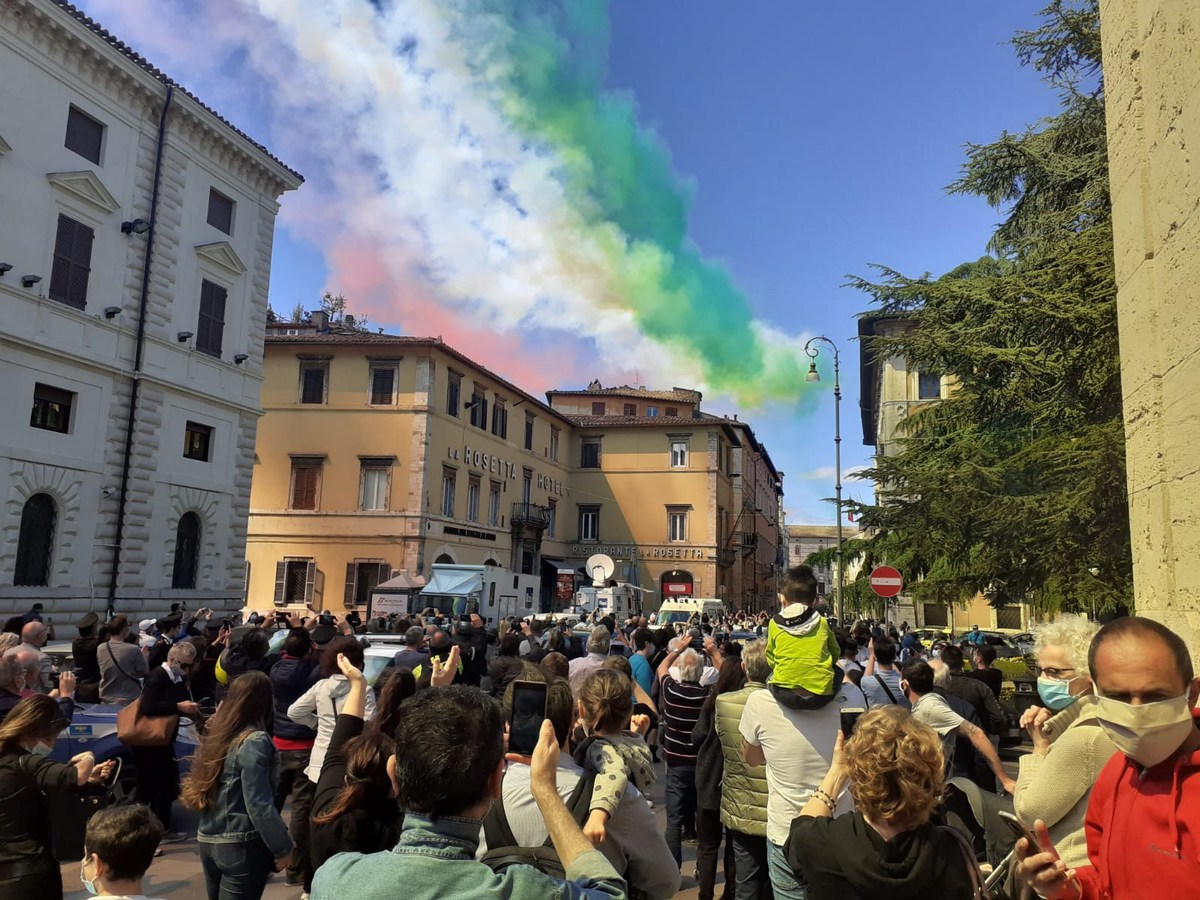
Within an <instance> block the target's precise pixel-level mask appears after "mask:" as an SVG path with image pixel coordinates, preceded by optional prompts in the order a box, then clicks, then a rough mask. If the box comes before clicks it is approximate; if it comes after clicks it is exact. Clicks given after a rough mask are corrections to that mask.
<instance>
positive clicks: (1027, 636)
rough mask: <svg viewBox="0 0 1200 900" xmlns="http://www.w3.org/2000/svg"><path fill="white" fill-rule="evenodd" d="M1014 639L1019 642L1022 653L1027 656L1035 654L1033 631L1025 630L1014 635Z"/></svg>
mask: <svg viewBox="0 0 1200 900" xmlns="http://www.w3.org/2000/svg"><path fill="white" fill-rule="evenodd" d="M1013 640H1014V641H1016V642H1017V646H1018V647H1020V648H1021V653H1022V654H1023V655H1025V656H1033V643H1034V640H1033V632H1031V631H1023V632H1021V633H1020V634H1015V635H1013Z"/></svg>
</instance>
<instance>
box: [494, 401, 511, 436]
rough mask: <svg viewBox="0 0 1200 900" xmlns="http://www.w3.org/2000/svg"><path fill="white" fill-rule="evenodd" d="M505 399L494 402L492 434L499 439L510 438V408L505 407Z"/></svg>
mask: <svg viewBox="0 0 1200 900" xmlns="http://www.w3.org/2000/svg"><path fill="white" fill-rule="evenodd" d="M504 403H505V401H504V398H503V397H497V398H496V399H495V400H493V401H492V434H494V435H496V437H498V438H505V439H507V438H508V408H507V407H506V406H505V405H504Z"/></svg>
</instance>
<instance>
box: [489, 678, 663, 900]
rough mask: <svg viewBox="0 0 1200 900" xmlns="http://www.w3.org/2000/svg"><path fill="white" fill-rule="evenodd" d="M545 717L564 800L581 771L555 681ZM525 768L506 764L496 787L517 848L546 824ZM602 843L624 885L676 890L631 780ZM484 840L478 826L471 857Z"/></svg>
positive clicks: (563, 692)
mask: <svg viewBox="0 0 1200 900" xmlns="http://www.w3.org/2000/svg"><path fill="white" fill-rule="evenodd" d="M546 718H547V719H549V720H550V722H551V724H553V725H554V733H555V737H556V738H557V739H558V742H559V747H560V749H559V755H558V772H557V779H556V780H557V785H558V793H559V796H561V797H562V798H563V802H566V801H567V800H568V799H569V798H570V796H571V793H572V791H574V790H575V785H576V784H578V782H579V780H580V779H581V778H582V777H583V769H581V768H580V767H579V764H578V763H576V762H575V760H574V759H572V758H571V754H570V753H569V752H568V751H567V740H568V738H569V737H570V734H571V731H572V729H573V728H574V727H575V702H574V701H573V700H572V698H571V690H570V688H569V687H568V686H567V685H566V684H565V683H564V682H563V681H562V680H558V681H555V682H554V683H552V684H550V685H549V686H548V687H547V690H546ZM529 774H530V769H529V766H527V765H523V764H522V763H517V762H510V764H509V766H508V771H507V772H506V773H505V775H504V782H503V786H502V788H501V798H500V801H499V802H501V803H503V804H504V813H505V816H506V817H507V818H508V824H509V827H510V828H511V829H512V833H513V837H514V838H516V840H517V844H518V846H521V847H539V846H541V845H542V843H543V842H544V841H545V840H546V836H547V834H548V832H547V830H546V822H545V820H544V819H543V818H542V814H541V813H540V812H539V811H538V806H537V803H536V801H535V800H534V799H533V795H532V793H531V792H530V786H529ZM604 831H605V837H604V842H603V843H601V844H600V846H599V850H600V852H601V853H603V854H604V855H605V857H607V858H608V861H609V862H610V863H612V866H613V868H614V869H616V870H617V872H619V873H621V874H622V875H623V876H624V877H625V881H626V882H627V883H628V884H629V886H630V888H631V889H633V888H636V889H638V890H640V891H642V892H643V893H644V894H645V895H646V896H647V897H649V898H651V900H665V898H667V897H672V896H674V894H675V892H676V891H678V890H679V882H680V878H679V868H678V866H676V865H675V860H674V858H673V857H672V856H671V851H670V850H669V849H668V848H667V842H666V839H665V838H664V837H663V834H662V830H661V829H660V828H659V827H658V823H657V822H656V821H655V818H654V813H652V812H651V811H650V807H649V806H648V805H647V804H646V799H645V798H644V797H643V796H642V795H641V794H640V793H639V792H638V790H637V788H635V787H634V786H633V784H632V783H630V784H628V785H626V786H625V794H624V796H623V797H622V798H621V801H620V803H619V804H618V805H617V808H616V810H615V811H614V812H613V815H612V818H610V819H609V820H608V822H607V823H606V824H605V826H604ZM487 850H488V847H487V842H486V840H485V838H484V833H483V831H482V830H481V831H480V836H479V849H478V851H477V853H476V858H477V859H481V858H482V857H483V855H484V854H485V853H486V852H487Z"/></svg>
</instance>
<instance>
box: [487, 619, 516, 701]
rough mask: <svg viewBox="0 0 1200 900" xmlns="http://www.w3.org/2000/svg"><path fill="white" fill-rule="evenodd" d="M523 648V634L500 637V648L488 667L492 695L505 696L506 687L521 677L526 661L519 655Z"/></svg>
mask: <svg viewBox="0 0 1200 900" xmlns="http://www.w3.org/2000/svg"><path fill="white" fill-rule="evenodd" d="M520 649H521V636H520V635H519V634H513V633H511V632H510V633H509V634H506V635H505V636H504V637H502V638H500V649H499V650H498V651H497V652H496V658H495V659H493V660H492V664H491V666H490V667H489V669H488V674H489V675H491V676H492V696H493V697H496V698H497V699H498V698H500V697H503V696H504V689H505V688H506V687H508V686H509V684H511V683H512V682H514V681H516V680H517V679H518V678H520V677H521V672H522V671H524V662H523V661H522V659H521V657H520V656H518V655H517V654H518V652H519V651H520Z"/></svg>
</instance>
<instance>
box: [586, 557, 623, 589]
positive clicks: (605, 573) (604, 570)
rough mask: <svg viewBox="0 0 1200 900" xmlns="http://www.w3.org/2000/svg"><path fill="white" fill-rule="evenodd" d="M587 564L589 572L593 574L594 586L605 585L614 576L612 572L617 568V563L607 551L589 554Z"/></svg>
mask: <svg viewBox="0 0 1200 900" xmlns="http://www.w3.org/2000/svg"><path fill="white" fill-rule="evenodd" d="M586 565H587V570H588V574H589V575H591V576H592V585H593V586H600V585H603V584H604V582H606V581H608V579H610V578H612V573H613V572H615V571H616V570H617V564H616V563H615V562H613V561H612V557H611V556H609V555H608V554H607V553H596V554H594V555H592V556H589V557H588V561H587V563H586Z"/></svg>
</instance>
